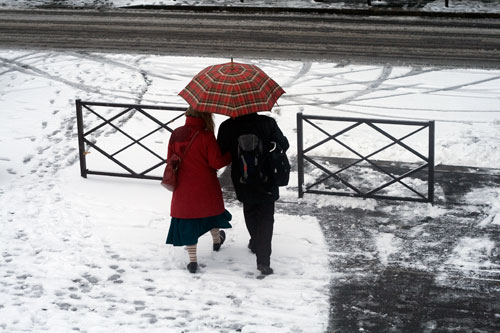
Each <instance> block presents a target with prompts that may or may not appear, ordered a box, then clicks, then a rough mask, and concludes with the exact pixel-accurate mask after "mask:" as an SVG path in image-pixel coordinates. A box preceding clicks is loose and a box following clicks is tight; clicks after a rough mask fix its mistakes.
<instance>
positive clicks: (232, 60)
mask: <svg viewBox="0 0 500 333" xmlns="http://www.w3.org/2000/svg"><path fill="white" fill-rule="evenodd" d="M231 68H233V57H231Z"/></svg>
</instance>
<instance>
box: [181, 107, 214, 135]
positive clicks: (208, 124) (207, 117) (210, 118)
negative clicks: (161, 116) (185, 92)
mask: <svg viewBox="0 0 500 333" xmlns="http://www.w3.org/2000/svg"><path fill="white" fill-rule="evenodd" d="M186 116H189V117H198V118H201V119H203V120H204V121H205V129H206V130H207V131H210V132H212V133H213V132H214V131H215V123H214V115H213V114H212V113H209V112H198V111H195V110H193V109H192V108H191V107H190V108H188V109H187V110H186Z"/></svg>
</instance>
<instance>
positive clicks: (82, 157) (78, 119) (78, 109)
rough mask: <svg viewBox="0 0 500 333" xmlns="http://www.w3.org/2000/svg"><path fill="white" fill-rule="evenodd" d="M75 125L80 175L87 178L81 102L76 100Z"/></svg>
mask: <svg viewBox="0 0 500 333" xmlns="http://www.w3.org/2000/svg"><path fill="white" fill-rule="evenodd" d="M76 124H77V128H78V153H79V155H80V175H81V176H82V177H83V178H87V163H86V161H85V143H84V138H83V114H82V101H81V100H80V99H77V100H76Z"/></svg>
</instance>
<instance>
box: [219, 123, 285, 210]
mask: <svg viewBox="0 0 500 333" xmlns="http://www.w3.org/2000/svg"><path fill="white" fill-rule="evenodd" d="M242 134H255V135H257V136H258V137H259V138H260V139H261V141H262V142H263V143H268V142H270V141H276V142H278V143H279V144H280V145H281V147H282V148H283V149H284V150H287V149H288V148H289V147H290V145H289V143H288V140H287V138H286V137H285V136H284V135H283V133H282V132H281V130H280V128H279V127H278V124H277V123H276V121H275V120H274V119H273V118H271V117H268V116H264V115H260V114H256V113H252V114H249V115H245V116H241V117H237V118H230V119H227V120H226V121H224V122H223V123H222V124H221V125H220V128H219V133H218V135H217V142H218V143H219V147H220V150H221V152H222V154H224V153H226V152H227V151H229V152H230V154H231V157H232V165H233V166H234V167H232V168H231V179H232V181H233V185H234V190H235V192H236V197H237V198H238V200H239V201H241V202H243V203H248V204H251V203H261V202H274V201H276V200H278V198H279V189H278V187H277V186H272V185H247V184H242V183H240V181H239V179H240V178H241V170H240V168H238V167H236V166H237V165H239V162H238V137H239V136H240V135H242ZM264 149H265V150H266V151H269V147H264Z"/></svg>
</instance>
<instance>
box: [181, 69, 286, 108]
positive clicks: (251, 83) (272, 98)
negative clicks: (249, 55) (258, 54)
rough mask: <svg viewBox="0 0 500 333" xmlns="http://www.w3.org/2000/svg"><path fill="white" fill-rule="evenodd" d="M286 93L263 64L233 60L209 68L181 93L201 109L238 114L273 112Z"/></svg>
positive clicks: (192, 105)
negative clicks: (263, 67)
mask: <svg viewBox="0 0 500 333" xmlns="http://www.w3.org/2000/svg"><path fill="white" fill-rule="evenodd" d="M284 93H285V91H284V90H283V89H282V88H281V87H280V86H279V85H278V84H277V83H276V82H275V81H274V80H273V79H271V78H270V77H269V76H268V75H267V74H266V73H264V71H263V70H262V69H260V68H259V67H257V66H255V65H250V64H242V63H237V62H232V61H231V62H228V63H225V64H219V65H213V66H209V67H207V68H205V69H204V70H202V71H201V72H199V73H198V74H197V75H196V76H195V77H194V78H193V79H192V80H191V82H189V84H188V85H187V86H186V87H185V88H184V89H183V90H182V91H181V92H180V93H179V95H180V96H181V97H182V98H184V99H185V100H186V101H187V102H188V104H189V105H190V106H191V107H192V108H193V109H194V110H196V111H198V112H211V113H220V114H224V115H226V116H230V117H238V116H242V115H245V114H249V113H254V112H259V111H270V110H271V108H272V107H273V105H274V104H275V103H276V101H277V100H278V98H279V97H280V96H281V95H282V94H284Z"/></svg>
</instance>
